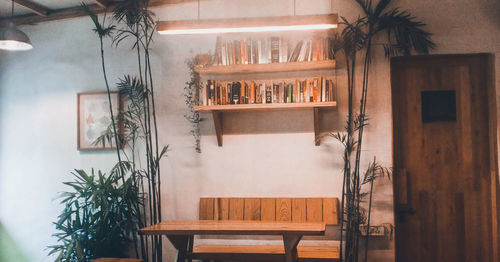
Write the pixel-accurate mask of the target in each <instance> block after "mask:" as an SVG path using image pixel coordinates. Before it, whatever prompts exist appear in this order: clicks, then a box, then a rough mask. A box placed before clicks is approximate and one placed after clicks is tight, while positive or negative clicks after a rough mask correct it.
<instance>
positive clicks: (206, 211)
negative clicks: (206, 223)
mask: <svg viewBox="0 0 500 262" xmlns="http://www.w3.org/2000/svg"><path fill="white" fill-rule="evenodd" d="M199 218H200V220H213V219H214V198H200V215H199Z"/></svg>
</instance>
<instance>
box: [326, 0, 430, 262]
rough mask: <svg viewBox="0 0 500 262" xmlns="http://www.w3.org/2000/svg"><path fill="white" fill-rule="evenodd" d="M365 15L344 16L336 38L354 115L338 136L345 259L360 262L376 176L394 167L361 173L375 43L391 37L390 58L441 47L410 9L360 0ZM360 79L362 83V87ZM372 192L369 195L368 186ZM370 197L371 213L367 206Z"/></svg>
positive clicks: (375, 165) (342, 253)
mask: <svg viewBox="0 0 500 262" xmlns="http://www.w3.org/2000/svg"><path fill="white" fill-rule="evenodd" d="M354 1H355V2H356V4H357V5H358V6H359V7H360V8H361V12H362V15H361V16H359V17H358V18H357V19H356V20H354V21H352V22H351V21H348V20H347V19H346V18H344V17H342V23H341V24H342V25H343V27H344V28H343V30H342V31H341V33H340V34H337V35H336V36H335V37H334V39H333V42H334V43H333V45H332V46H333V47H334V48H333V50H332V51H333V52H336V51H340V52H341V53H342V54H343V55H344V57H345V61H346V68H347V91H348V115H347V120H346V125H345V132H343V133H340V132H338V133H334V134H332V135H333V136H334V137H335V138H336V139H337V140H339V141H340V142H341V143H342V144H343V146H344V154H343V159H344V168H343V183H342V201H341V209H342V212H341V213H342V219H341V224H340V231H341V248H340V257H341V261H348V262H357V261H359V257H360V256H359V255H360V253H362V252H361V248H362V246H361V245H360V242H361V241H362V238H361V232H360V225H363V224H364V225H366V226H367V228H368V230H367V232H369V227H370V217H371V211H372V209H371V207H372V196H373V183H374V181H375V179H376V178H378V177H382V176H387V175H389V173H390V172H389V171H390V170H389V169H387V168H385V167H383V166H382V165H380V164H379V163H378V162H377V161H376V159H375V158H374V160H373V161H372V162H371V163H369V165H368V168H367V169H366V170H365V171H364V172H363V174H361V173H362V172H361V152H362V145H363V143H362V142H363V132H364V128H365V126H366V125H368V117H367V112H366V105H367V98H368V88H369V86H370V85H369V76H370V66H371V64H372V57H373V53H374V50H373V45H374V44H373V39H374V38H375V37H377V36H379V35H385V36H386V37H385V40H386V43H385V44H384V50H385V55H386V57H390V56H394V55H410V54H411V53H412V52H417V53H428V52H429V50H431V49H433V48H434V47H435V44H434V43H433V41H432V40H431V34H430V33H429V32H427V31H426V30H425V29H424V27H425V24H424V23H422V22H420V21H418V20H416V18H415V17H414V16H412V15H411V14H410V12H409V11H404V10H401V9H399V8H389V5H390V4H391V2H392V0H379V1H373V0H354ZM358 61H362V67H363V70H362V75H361V77H358V75H359V73H360V72H359V71H358V65H357V62H358ZM356 79H361V83H357V82H356ZM356 92H361V94H360V97H361V99H360V101H359V105H356V104H355V102H354V95H355V93H356ZM365 185H366V186H367V187H368V188H369V189H368V191H363V188H364V186H365ZM366 197H368V198H369V199H368V210H365V209H363V207H362V206H361V203H362V202H363V201H364V200H365V198H366ZM368 241H369V234H368V236H366V239H365V245H364V261H367V260H368Z"/></svg>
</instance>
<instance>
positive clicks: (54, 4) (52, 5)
mask: <svg viewBox="0 0 500 262" xmlns="http://www.w3.org/2000/svg"><path fill="white" fill-rule="evenodd" d="M31 1H32V2H35V3H37V4H40V5H43V6H45V7H48V8H49V9H61V8H68V7H73V6H79V5H80V4H81V3H82V2H84V3H86V4H95V1H93V0H31ZM11 8H12V0H0V17H8V16H10V14H11ZM29 13H32V12H31V11H30V10H28V9H26V8H24V7H22V6H20V5H18V4H14V15H23V14H29Z"/></svg>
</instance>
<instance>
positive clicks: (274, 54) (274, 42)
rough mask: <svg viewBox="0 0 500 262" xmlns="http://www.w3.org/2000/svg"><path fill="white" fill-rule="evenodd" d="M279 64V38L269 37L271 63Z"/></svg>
mask: <svg viewBox="0 0 500 262" xmlns="http://www.w3.org/2000/svg"><path fill="white" fill-rule="evenodd" d="M279 62H280V38H279V37H271V63H279Z"/></svg>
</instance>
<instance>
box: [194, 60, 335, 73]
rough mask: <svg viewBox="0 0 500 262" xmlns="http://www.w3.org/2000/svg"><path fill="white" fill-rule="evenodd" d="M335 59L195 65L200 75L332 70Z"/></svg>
mask: <svg viewBox="0 0 500 262" xmlns="http://www.w3.org/2000/svg"><path fill="white" fill-rule="evenodd" d="M334 68H335V60H326V61H314V62H287V63H270V64H247V65H227V66H205V67H195V71H196V72H198V73H199V74H200V75H232V74H257V73H272V72H294V71H308V70H332V69H334Z"/></svg>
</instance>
